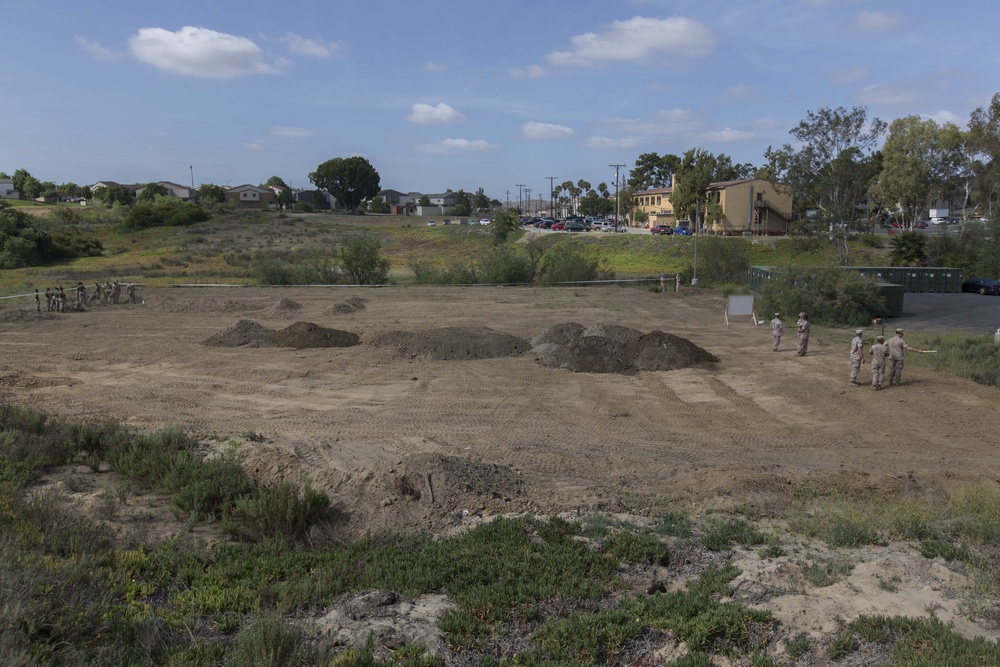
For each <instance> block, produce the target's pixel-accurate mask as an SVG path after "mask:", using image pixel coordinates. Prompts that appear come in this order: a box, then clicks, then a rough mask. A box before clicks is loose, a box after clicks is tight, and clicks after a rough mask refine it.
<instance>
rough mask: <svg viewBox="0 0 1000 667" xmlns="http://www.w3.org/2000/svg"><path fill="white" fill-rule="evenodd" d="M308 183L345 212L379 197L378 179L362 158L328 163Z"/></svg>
mask: <svg viewBox="0 0 1000 667" xmlns="http://www.w3.org/2000/svg"><path fill="white" fill-rule="evenodd" d="M309 181H310V182H311V183H313V184H314V185H315V186H316V187H317V188H319V189H321V190H324V191H326V192H328V193H330V194H331V195H333V196H334V197H336V199H337V202H339V203H340V204H341V205H342V206H343V207H344V208H346V209H348V210H354V209H355V208H357V207H358V204H360V203H361V202H362V200H364V199H369V198H371V197H374V196H375V195H377V194H378V191H379V175H378V172H377V171H375V167H373V166H372V165H371V163H370V162H368V160H366V159H365V158H363V157H357V156H355V157H348V158H339V157H338V158H334V159H332V160H327V161H326V162H324V163H323V164H321V165H319V166H318V167H317V168H316V171H314V172H312V173H311V174H309Z"/></svg>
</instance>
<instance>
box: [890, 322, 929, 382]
mask: <svg viewBox="0 0 1000 667" xmlns="http://www.w3.org/2000/svg"><path fill="white" fill-rule="evenodd" d="M903 333H904V332H903V330H902V329H896V335H895V336H893V337H892V338H890V339H889V342H888V343H886V344H885V346H886V347H887V348H889V386H890V387H891V386H892V385H894V384H895V385H896V386H897V387H898V386H899V383H900V381H901V380H902V378H903V355H904V354H905V352H906V351H907V350H910V351H911V352H918V353H920V354H923V353H924V351H923V350H918V349H917V348H915V347H910V346H909V345H907V344H906V341H905V340H903Z"/></svg>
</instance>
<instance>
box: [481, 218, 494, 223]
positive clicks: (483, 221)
mask: <svg viewBox="0 0 1000 667" xmlns="http://www.w3.org/2000/svg"><path fill="white" fill-rule="evenodd" d="M491 222H493V221H492V220H490V219H489V218H481V219H480V220H479V224H480V225H488V224H490V223H491Z"/></svg>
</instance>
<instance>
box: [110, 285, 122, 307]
mask: <svg viewBox="0 0 1000 667" xmlns="http://www.w3.org/2000/svg"><path fill="white" fill-rule="evenodd" d="M121 295H122V286H121V283H119V282H118V280H117V279H116V280H115V282H114V284H113V285H112V286H111V303H118V299H119V298H120V297H121Z"/></svg>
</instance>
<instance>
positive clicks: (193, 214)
mask: <svg viewBox="0 0 1000 667" xmlns="http://www.w3.org/2000/svg"><path fill="white" fill-rule="evenodd" d="M208 218H209V215H208V213H206V212H205V210H204V209H202V208H201V207H200V206H198V205H197V204H192V203H189V202H182V201H181V200H179V199H174V198H173V197H164V198H162V199H157V200H155V201H152V202H148V201H143V202H138V203H136V204H135V206H133V207H132V208H131V209H130V210H129V211H128V213H127V214H126V215H125V219H124V220H123V221H122V226H123V227H124V228H125V230H126V231H133V230H136V229H146V228H148V227H162V226H163V225H175V226H183V225H191V224H194V223H196V222H203V221H205V220H208Z"/></svg>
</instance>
